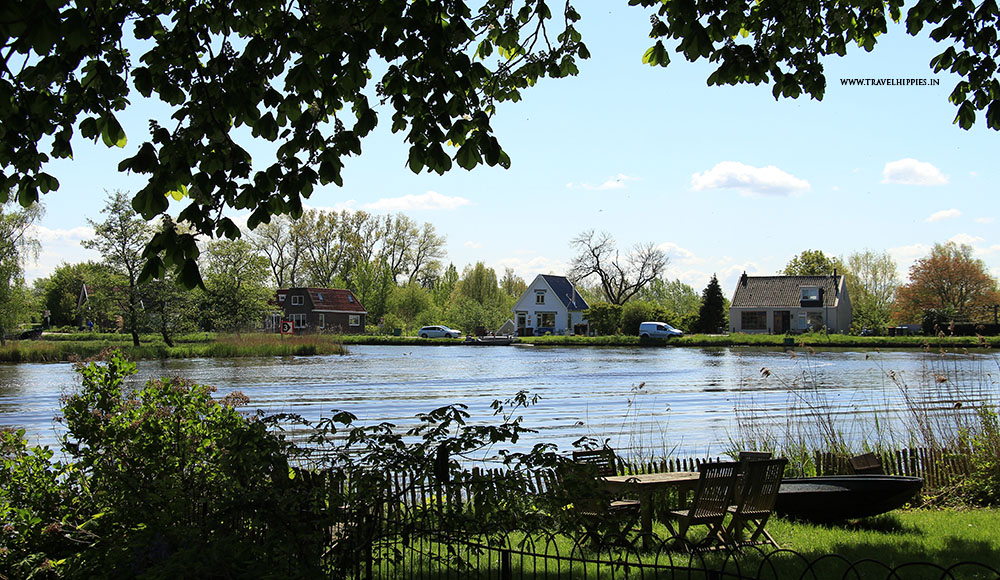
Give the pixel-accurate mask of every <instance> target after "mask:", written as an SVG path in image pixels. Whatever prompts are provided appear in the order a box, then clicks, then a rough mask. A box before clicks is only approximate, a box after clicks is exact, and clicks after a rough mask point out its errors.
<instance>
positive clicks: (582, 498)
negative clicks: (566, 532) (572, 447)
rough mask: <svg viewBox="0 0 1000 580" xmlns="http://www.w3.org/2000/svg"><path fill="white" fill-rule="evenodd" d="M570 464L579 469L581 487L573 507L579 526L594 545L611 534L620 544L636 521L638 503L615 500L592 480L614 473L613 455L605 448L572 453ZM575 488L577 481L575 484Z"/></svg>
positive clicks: (615, 469)
mask: <svg viewBox="0 0 1000 580" xmlns="http://www.w3.org/2000/svg"><path fill="white" fill-rule="evenodd" d="M573 462H574V463H575V464H576V465H577V466H578V467H579V468H581V469H580V471H581V472H582V473H583V474H584V477H585V480H584V481H583V482H582V484H583V487H582V488H579V487H578V488H577V489H576V490H575V492H574V497H573V504H574V506H575V507H576V511H577V513H578V514H579V515H580V516H581V523H582V524H583V526H584V528H585V529H586V530H587V533H588V535H589V536H590V537H591V539H592V540H594V542H595V543H601V542H606V536H607V535H608V534H613V535H615V536H616V537H615V538H614V540H615V541H619V542H620V541H622V540H623V539H624V538H625V536H626V535H627V534H628V531H629V530H631V529H632V528H633V527H634V526H635V524H636V523H637V522H638V520H639V509H640V502H639V500H636V499H621V498H618V499H615V498H612V497H611V496H610V494H609V493H608V492H607V490H605V489H604V488H603V487H601V486H600V485H598V484H597V482H596V481H595V480H596V479H599V478H601V477H607V476H609V475H616V474H617V473H618V467H617V458H616V457H615V452H614V450H613V449H611V448H609V447H605V448H603V449H596V450H585V451H574V452H573ZM577 484H578V485H579V484H580V482H577Z"/></svg>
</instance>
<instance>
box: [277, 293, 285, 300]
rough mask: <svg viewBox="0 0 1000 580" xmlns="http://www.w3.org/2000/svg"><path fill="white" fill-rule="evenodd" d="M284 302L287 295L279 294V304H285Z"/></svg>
mask: <svg viewBox="0 0 1000 580" xmlns="http://www.w3.org/2000/svg"><path fill="white" fill-rule="evenodd" d="M284 301H285V295H284V294H278V302H284Z"/></svg>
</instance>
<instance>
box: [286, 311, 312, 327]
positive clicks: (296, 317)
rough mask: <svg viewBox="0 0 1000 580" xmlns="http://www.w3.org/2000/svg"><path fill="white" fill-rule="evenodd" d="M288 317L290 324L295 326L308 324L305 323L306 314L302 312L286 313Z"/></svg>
mask: <svg viewBox="0 0 1000 580" xmlns="http://www.w3.org/2000/svg"><path fill="white" fill-rule="evenodd" d="M288 319H289V320H291V321H292V324H294V325H295V328H305V327H306V326H308V325H307V324H306V315H305V314H304V313H301V312H300V313H296V314H290V315H288Z"/></svg>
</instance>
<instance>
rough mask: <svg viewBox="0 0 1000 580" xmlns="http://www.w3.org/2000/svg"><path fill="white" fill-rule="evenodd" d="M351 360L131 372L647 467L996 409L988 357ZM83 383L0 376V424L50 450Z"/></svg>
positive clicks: (49, 373)
mask: <svg viewBox="0 0 1000 580" xmlns="http://www.w3.org/2000/svg"><path fill="white" fill-rule="evenodd" d="M349 350H350V354H348V355H346V356H313V357H283V358H278V357H275V358H251V359H190V360H166V361H142V362H140V363H139V365H138V366H139V374H138V376H137V377H136V382H138V381H143V380H146V379H149V378H153V377H158V376H182V377H185V378H188V379H192V380H194V381H196V382H199V383H203V384H210V385H213V386H215V387H217V388H218V395H219V396H223V395H225V394H227V393H229V392H232V391H240V392H242V393H244V394H245V395H247V396H248V397H249V398H250V401H251V403H250V408H251V409H262V410H264V411H265V412H267V413H297V414H300V415H303V416H304V417H306V418H307V419H310V420H314V421H315V420H317V419H320V418H322V417H329V416H330V415H331V414H332V412H333V410H335V409H336V410H346V411H350V412H352V413H354V414H355V415H357V416H358V417H359V419H360V421H362V422H367V423H373V422H381V421H388V422H391V423H394V424H396V425H399V426H401V427H402V426H407V425H412V424H414V423H415V422H416V421H415V419H414V416H415V415H416V414H417V413H423V412H427V411H430V410H432V409H434V408H437V407H440V406H443V405H446V404H451V403H463V404H465V405H467V406H468V410H469V412H470V413H471V414H472V420H473V421H489V420H490V418H491V414H492V411H491V408H490V404H491V403H492V402H493V401H494V400H498V399H499V400H503V399H507V398H510V397H512V396H514V395H515V394H516V393H518V392H519V391H528V392H529V394H531V395H537V396H538V397H539V400H538V402H537V403H536V404H535V405H533V406H532V407H530V408H528V409H525V410H524V411H523V412H522V413H520V414H521V415H523V417H524V425H525V426H527V427H529V428H532V429H535V430H536V431H537V432H536V433H534V434H530V435H529V436H527V437H525V438H524V439H523V440H522V441H521V442H520V446H521V447H522V448H523V449H526V448H528V447H530V446H531V445H533V444H534V443H538V442H549V443H555V444H556V445H558V446H559V448H560V449H564V450H565V449H568V448H570V447H571V446H572V443H573V442H574V441H576V440H578V439H579V438H581V437H591V438H594V439H596V440H598V441H602V442H603V441H607V442H608V443H609V444H610V445H612V446H614V447H616V448H620V449H631V450H633V451H634V452H635V453H638V454H640V455H647V456H663V455H674V456H692V455H705V456H715V455H720V454H722V453H724V452H725V451H726V450H727V449H730V448H732V446H733V445H736V444H738V443H734V442H739V441H741V440H746V439H754V440H757V441H761V440H765V439H766V440H770V441H772V442H773V443H778V444H781V445H790V444H794V443H795V442H797V441H806V440H823V439H829V438H833V437H839V438H841V439H842V440H844V441H846V442H848V443H850V444H860V442H861V441H862V440H865V441H868V442H869V443H873V442H882V443H887V444H894V445H897V446H899V445H908V444H910V443H911V442H912V440H913V438H914V437H920V436H922V433H924V432H926V431H927V430H928V429H937V430H939V431H942V432H948V431H951V432H954V431H955V430H956V429H959V428H961V427H962V423H963V422H964V421H969V420H973V418H974V410H975V409H976V408H977V407H978V406H980V405H981V404H982V403H990V404H992V403H993V402H994V401H995V400H996V399H997V394H998V387H997V382H996V380H997V379H996V378H997V376H998V375H1000V368H998V358H997V357H996V356H994V355H991V354H984V353H979V354H968V353H951V354H949V353H940V352H924V351H888V352H875V351H872V352H863V351H852V350H841V351H818V352H812V351H803V350H798V351H794V352H782V351H779V350H764V349H747V348H714V349H697V348H673V347H667V348H580V347H572V348H560V347H531V346H517V347H465V346H419V347H413V346H351V347H350V349H349ZM78 384H79V380H78V377H77V376H76V374H75V372H74V371H73V369H72V365H70V364H68V363H52V364H4V365H0V426H8V427H23V428H24V429H26V431H27V432H28V434H29V437H30V439H31V440H32V441H33V442H37V443H41V444H47V445H54V444H55V442H56V440H57V439H56V438H57V433H58V425H57V423H56V422H55V421H54V417H56V416H57V415H58V414H59V398H60V396H61V395H62V394H64V393H67V392H71V391H72V390H73V389H74V388H76V386H77V385H78Z"/></svg>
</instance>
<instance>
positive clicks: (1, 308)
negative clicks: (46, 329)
mask: <svg viewBox="0 0 1000 580" xmlns="http://www.w3.org/2000/svg"><path fill="white" fill-rule="evenodd" d="M41 212H42V207H41V206H33V207H30V208H27V209H20V210H19V209H16V208H14V207H13V204H2V205H0V345H6V344H7V333H8V332H10V331H11V330H13V329H15V328H17V326H18V325H19V324H21V322H23V321H24V320H26V319H27V317H28V310H29V308H28V304H29V293H28V288H27V287H26V286H25V284H24V264H25V262H26V261H27V260H28V258H29V257H31V256H34V255H37V252H38V240H37V239H35V238H34V237H33V236H32V230H31V226H32V224H34V223H35V221H37V220H38V218H39V217H40V216H41Z"/></svg>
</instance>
